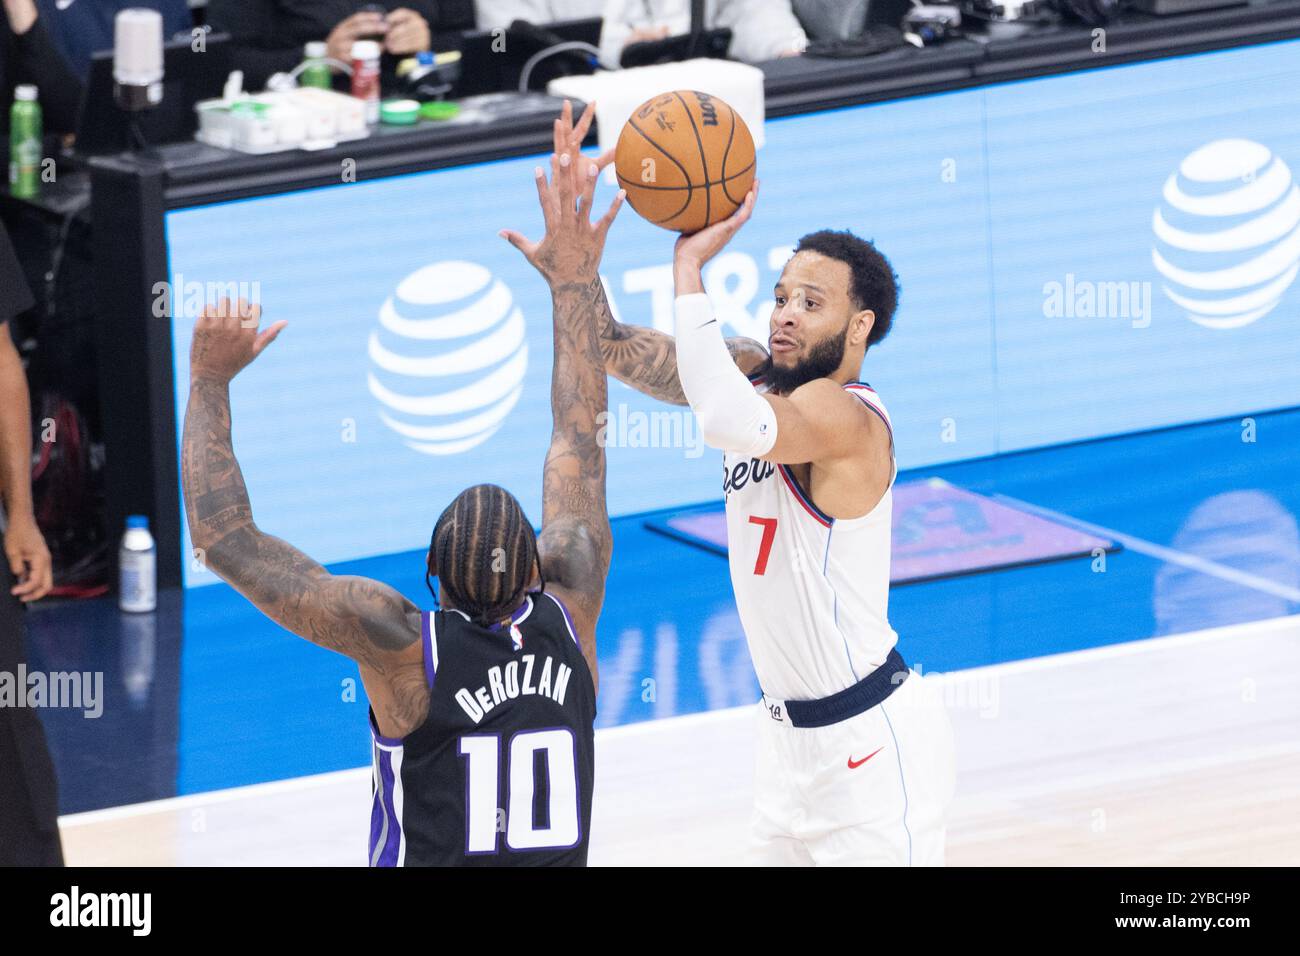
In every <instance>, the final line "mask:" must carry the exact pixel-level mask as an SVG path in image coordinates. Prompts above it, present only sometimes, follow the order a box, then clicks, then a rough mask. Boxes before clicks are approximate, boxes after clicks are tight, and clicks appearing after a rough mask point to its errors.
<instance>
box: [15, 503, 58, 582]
mask: <svg viewBox="0 0 1300 956" xmlns="http://www.w3.org/2000/svg"><path fill="white" fill-rule="evenodd" d="M5 558H6V559H7V560H8V561H9V570H10V571H12V572H13V573H14V577H15V578H17V579H18V583H17V584H15V585H14V586H13V587H12V588H10V589H9V593H10V594H13V595H15V596H16V597H17V598H18V599H19V600H22V601H35V600H38V599H39V598H42V597H44V596H45V595H46V594H47V593H49V590H50V586H51V585H52V584H53V583H54V575H53V572H52V571H51V569H50V549H49V548H47V547H46V546H45V538H44V537H43V536H42V535H41V529H40V528H38V527H37V526H36V519H35V518H33V517H32V515H31V513H30V512H28V513H26V514H21V515H10V516H9V527H8V528H7V529H6V530H5Z"/></svg>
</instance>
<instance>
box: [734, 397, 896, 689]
mask: <svg viewBox="0 0 1300 956" xmlns="http://www.w3.org/2000/svg"><path fill="white" fill-rule="evenodd" d="M756 387H759V388H760V389H761V387H762V386H761V385H756ZM844 387H845V389H846V390H849V391H851V392H853V394H854V395H855V396H857V397H858V398H859V399H861V400H862V401H863V403H864V404H866V406H867V407H868V408H870V409H871V410H872V411H873V412H875V413H876V414H877V415H879V416H880V417H881V419H882V420H883V421H884V422H885V425H886V427H889V428H890V434H891V436H892V434H893V429H892V427H890V423H889V413H888V412H887V411H886V410H885V406H884V405H883V404H882V403H881V401H880V398H879V396H877V395H876V392H875V390H874V389H872V388H871V387H870V386H868V385H865V384H862V383H853V384H850V385H846V386H844ZM891 455H892V441H891ZM723 469H724V477H723V493H724V494H725V495H726V500H727V548H728V555H729V560H730V563H731V582H732V585H733V586H734V588H735V592H736V605H737V607H738V609H739V611H740V621H741V624H742V625H743V626H744V628H745V635H746V637H747V638H748V639H749V653H750V656H751V658H752V659H753V661H754V669H755V671H756V672H757V673H758V681H759V685H760V686H761V687H762V689H763V692H764V693H765V694H767V695H769V696H771V697H776V698H781V699H784V700H815V699H818V698H822V697H829V696H830V695H832V694H835V693H837V692H839V691H842V690H844V689H845V688H846V687H850V686H852V685H853V684H856V683H857V682H858V681H860V680H861V679H862V678H864V677H866V676H867V675H868V674H870V673H871V672H872V671H873V670H875V669H876V668H877V667H879V666H880V665H881V664H883V663H884V661H885V657H886V655H887V654H888V653H889V651H890V649H891V648H892V647H893V646H894V644H895V642H896V641H897V640H898V635H897V634H896V633H895V632H894V629H893V628H892V627H890V626H889V614H888V609H889V551H890V530H891V524H892V517H893V501H894V495H893V487H894V477H895V475H896V474H897V470H898V469H897V466H896V465H895V466H894V468H893V469H892V471H891V475H890V480H889V487H888V488H886V489H885V494H884V496H883V497H882V498H881V499H880V501H879V503H877V504H876V506H875V507H874V508H872V509H871V511H870V512H868V513H867V514H865V515H863V516H862V517H860V518H851V519H841V518H831V517H830V516H828V515H825V514H823V513H822V512H821V511H819V510H818V508H817V506H816V505H814V504H813V502H812V499H811V498H810V497H809V495H808V494H807V489H804V488H801V487H800V486H799V483H798V481H797V480H796V479H795V477H794V475H793V474H792V473H791V472H790V470H789V469H788V468H787V467H786V466H784V465H776V464H772V463H771V462H766V461H762V460H760V459H757V458H741V457H740V456H738V455H732V454H726V455H724V456H723Z"/></svg>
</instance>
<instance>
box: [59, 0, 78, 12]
mask: <svg viewBox="0 0 1300 956" xmlns="http://www.w3.org/2000/svg"><path fill="white" fill-rule="evenodd" d="M76 2H77V0H54V7H55V9H57V10H66V9H68V7H70V6H72V5H73V4H74V3H76Z"/></svg>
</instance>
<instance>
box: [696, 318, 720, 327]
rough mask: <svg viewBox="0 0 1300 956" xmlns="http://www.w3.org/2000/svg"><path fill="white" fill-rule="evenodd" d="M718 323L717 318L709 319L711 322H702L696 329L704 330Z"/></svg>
mask: <svg viewBox="0 0 1300 956" xmlns="http://www.w3.org/2000/svg"><path fill="white" fill-rule="evenodd" d="M716 321H718V320H717V319H716V318H713V319H709V321H707V322H701V323H700V324H699V325H697V326H696V328H697V329H702V328H704V327H705V326H706V325H712V324H713V323H714V322H716Z"/></svg>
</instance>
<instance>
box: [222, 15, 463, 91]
mask: <svg viewBox="0 0 1300 956" xmlns="http://www.w3.org/2000/svg"><path fill="white" fill-rule="evenodd" d="M398 2H400V3H401V5H400V6H398V5H397V3H396V2H395V3H393V4H392V6H391V9H389V10H388V12H387V13H379V12H376V11H375V10H374V9H372V8H374V7H376V6H385V5H384V4H372V3H367V2H365V0H210V2H209V3H208V24H209V25H210V26H211V27H212V29H213V30H215V31H217V32H220V33H229V34H230V35H231V36H232V38H233V39H234V42H235V45H236V49H235V53H234V65H235V67H236V68H238V69H241V70H243V71H244V88H245V89H249V90H256V89H261V88H262V87H263V86H265V85H266V81H267V79H269V78H270V76H271V74H272V73H280V72H288V71H289V70H292V69H293V68H294V67H295V66H297V65H298V64H299V63H301V62H302V58H303V47H304V46H306V44H307V43H309V42H311V41H313V40H324V41H325V42H326V44H327V53H328V55H329V56H331V57H333V58H334V59H336V60H342V61H343V62H345V63H346V62H348V61H349V60H350V59H351V53H352V44H353V42H355V41H356V40H366V39H374V40H378V41H379V42H380V43H381V44H382V46H383V48H384V62H383V68H384V72H385V74H386V75H388V76H391V75H392V73H393V68H394V67H395V66H396V63H397V61H398V60H400V59H403V58H405V57H408V56H411V55H413V54H415V53H419V52H420V51H422V50H430V49H434V48H435V47H439V46H445V47H451V46H455V42H454V40H452V39H451V38H450V37H449V34H455V33H458V32H459V31H462V30H472V29H473V28H474V3H473V0H398Z"/></svg>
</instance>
